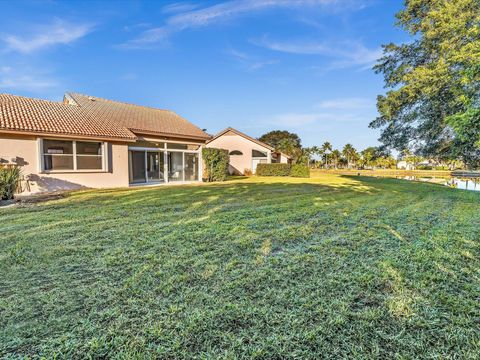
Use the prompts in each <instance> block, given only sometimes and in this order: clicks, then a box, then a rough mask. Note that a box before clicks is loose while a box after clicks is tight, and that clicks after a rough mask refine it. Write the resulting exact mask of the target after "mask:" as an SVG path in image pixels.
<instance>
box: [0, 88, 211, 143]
mask: <svg viewBox="0 0 480 360" xmlns="http://www.w3.org/2000/svg"><path fill="white" fill-rule="evenodd" d="M0 132H13V133H33V134H50V135H57V136H78V137H87V138H89V137H92V138H102V139H111V140H123V141H135V139H136V138H137V136H136V134H142V135H157V136H166V137H179V138H182V137H183V138H193V139H198V140H206V139H208V138H209V137H210V136H209V135H208V134H206V133H205V132H204V131H202V130H201V129H200V128H198V127H197V126H195V125H193V124H192V123H190V122H188V121H187V120H185V119H184V118H182V117H181V116H179V115H177V114H176V113H174V112H173V111H169V110H160V109H154V108H149V107H143V106H138V105H132V104H126V103H122V102H117V101H112V100H106V99H101V98H97V97H93V96H88V95H82V94H76V93H67V94H65V98H64V102H63V103H61V102H54V101H47V100H39V99H31V98H26V97H22V96H15V95H9V94H0Z"/></svg>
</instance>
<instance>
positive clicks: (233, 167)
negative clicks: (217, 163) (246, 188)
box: [206, 132, 271, 174]
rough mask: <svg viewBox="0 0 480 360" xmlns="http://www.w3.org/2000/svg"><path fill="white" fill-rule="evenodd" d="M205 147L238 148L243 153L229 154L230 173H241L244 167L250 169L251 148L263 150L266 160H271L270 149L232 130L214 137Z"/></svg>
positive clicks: (230, 149)
mask: <svg viewBox="0 0 480 360" xmlns="http://www.w3.org/2000/svg"><path fill="white" fill-rule="evenodd" d="M206 147H212V148H219V149H226V150H228V152H230V151H233V150H239V151H241V152H242V154H243V155H231V156H230V169H229V171H230V173H231V174H243V173H244V171H245V169H249V170H251V169H252V150H258V151H264V152H266V153H267V155H268V161H267V162H269V163H270V162H271V151H270V150H269V149H268V148H266V147H263V146H261V145H259V144H257V143H255V142H253V141H251V140H248V139H246V138H244V137H243V136H240V135H237V134H235V133H233V132H227V133H226V134H224V135H222V136H220V137H218V138H216V139H215V140H213V141H211V142H209V143H208V144H207V145H206Z"/></svg>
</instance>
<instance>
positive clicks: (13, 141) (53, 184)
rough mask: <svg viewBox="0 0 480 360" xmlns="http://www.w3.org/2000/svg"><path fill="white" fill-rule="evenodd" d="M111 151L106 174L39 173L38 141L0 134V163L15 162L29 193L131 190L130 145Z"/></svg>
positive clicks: (119, 145)
mask: <svg viewBox="0 0 480 360" xmlns="http://www.w3.org/2000/svg"><path fill="white" fill-rule="evenodd" d="M108 151H109V154H108V155H107V156H108V166H107V169H106V171H104V172H98V171H97V172H95V171H91V172H90V171H89V172H62V173H45V172H42V171H41V169H40V164H39V162H40V154H39V149H38V141H37V137H35V136H16V135H5V134H0V159H3V160H4V161H9V162H12V160H13V159H15V161H16V163H17V164H18V165H19V166H20V167H21V169H22V175H23V177H24V178H25V179H29V180H28V183H27V182H25V181H24V182H23V183H22V187H23V189H24V191H28V190H30V192H43V191H56V190H65V189H80V188H110V187H123V186H128V145H127V144H122V143H108ZM0 161H1V160H0Z"/></svg>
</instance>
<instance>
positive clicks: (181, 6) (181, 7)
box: [162, 2, 199, 14]
mask: <svg viewBox="0 0 480 360" xmlns="http://www.w3.org/2000/svg"><path fill="white" fill-rule="evenodd" d="M198 7H199V5H198V4H193V3H182V2H178V3H173V4H168V5H165V6H164V7H163V8H162V13H164V14H174V13H180V12H186V11H192V10H194V9H196V8H198Z"/></svg>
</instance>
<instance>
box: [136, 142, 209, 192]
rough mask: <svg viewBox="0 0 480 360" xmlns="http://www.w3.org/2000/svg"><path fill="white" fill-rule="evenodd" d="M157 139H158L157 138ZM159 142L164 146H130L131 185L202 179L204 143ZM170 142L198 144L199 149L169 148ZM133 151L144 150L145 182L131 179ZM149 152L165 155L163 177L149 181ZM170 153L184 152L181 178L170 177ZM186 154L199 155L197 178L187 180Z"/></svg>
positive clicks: (183, 143)
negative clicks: (172, 178)
mask: <svg viewBox="0 0 480 360" xmlns="http://www.w3.org/2000/svg"><path fill="white" fill-rule="evenodd" d="M155 141H157V140H155ZM158 142H162V143H163V146H157V147H145V146H129V147H128V171H129V184H130V185H145V184H161V183H165V184H166V183H169V182H172V183H174V182H185V181H188V182H190V181H201V174H202V156H201V155H202V154H201V152H202V144H198V143H185V142H173V141H165V140H158ZM168 144H177V145H193V146H198V149H197V150H187V149H169V148H168ZM131 151H139V152H144V153H145V155H144V161H145V182H131V181H130V174H131V171H132V163H131V161H132V157H131ZM148 152H158V153H160V156H163V169H162V171H163V178H160V179H159V180H154V181H151V180H150V181H149V179H148V174H147V173H148V169H147V153H148ZM169 153H181V154H182V165H183V171H182V178H181V179H180V180H171V179H169V171H170V169H169V166H168V155H169ZM185 154H195V155H197V159H198V174H197V177H196V179H195V180H185Z"/></svg>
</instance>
